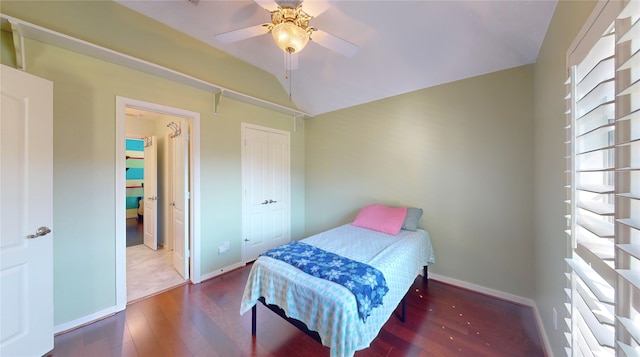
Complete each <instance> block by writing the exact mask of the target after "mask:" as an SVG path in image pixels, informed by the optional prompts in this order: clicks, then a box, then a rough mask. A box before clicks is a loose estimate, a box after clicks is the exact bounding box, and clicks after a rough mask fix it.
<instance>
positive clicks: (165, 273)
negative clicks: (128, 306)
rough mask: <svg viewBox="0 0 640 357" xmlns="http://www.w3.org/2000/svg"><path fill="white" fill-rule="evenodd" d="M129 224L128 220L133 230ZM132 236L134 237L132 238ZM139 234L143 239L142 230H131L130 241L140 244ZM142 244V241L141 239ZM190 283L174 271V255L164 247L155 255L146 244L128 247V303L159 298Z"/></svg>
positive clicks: (128, 232)
mask: <svg viewBox="0 0 640 357" xmlns="http://www.w3.org/2000/svg"><path fill="white" fill-rule="evenodd" d="M129 221H130V220H127V226H129ZM134 222H135V220H134ZM139 226H142V224H139ZM131 234H133V235H134V237H131ZM137 234H140V235H142V228H140V229H135V227H134V229H132V230H129V229H128V230H127V241H131V240H136V237H135V235H137ZM140 238H141V237H140ZM140 241H142V240H141V239H140ZM186 282H187V281H186V280H184V279H183V278H182V276H180V274H178V272H177V271H176V270H175V268H174V267H173V251H171V250H167V249H164V248H162V247H161V248H159V249H158V250H155V251H154V250H152V249H150V248H148V247H147V246H145V245H144V244H137V245H132V246H127V302H128V303H132V302H134V301H137V300H140V299H141V298H144V297H148V296H151V295H155V294H158V293H160V292H163V291H166V290H168V289H171V288H174V287H176V286H179V285H182V284H185V283H186Z"/></svg>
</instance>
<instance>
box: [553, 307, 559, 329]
mask: <svg viewBox="0 0 640 357" xmlns="http://www.w3.org/2000/svg"><path fill="white" fill-rule="evenodd" d="M553 328H554V329H556V330H557V329H558V311H556V308H555V307H554V308H553Z"/></svg>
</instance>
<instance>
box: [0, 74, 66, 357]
mask: <svg viewBox="0 0 640 357" xmlns="http://www.w3.org/2000/svg"><path fill="white" fill-rule="evenodd" d="M0 79H1V81H2V85H1V86H0V87H1V92H2V96H1V98H2V99H1V104H0V107H2V109H1V112H2V114H1V117H0V128H1V130H0V277H1V278H0V312H1V314H0V316H2V318H1V319H0V320H1V324H2V325H1V326H0V356H42V355H44V354H45V353H47V352H49V351H51V350H52V349H53V273H52V272H53V234H51V227H53V155H52V152H53V83H52V82H50V81H47V80H45V79H42V78H38V77H35V76H33V75H30V74H28V73H25V72H22V71H19V70H16V69H13V68H10V67H7V66H4V65H2V66H1V68H0Z"/></svg>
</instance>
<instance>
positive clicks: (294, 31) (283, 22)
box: [214, 0, 358, 57]
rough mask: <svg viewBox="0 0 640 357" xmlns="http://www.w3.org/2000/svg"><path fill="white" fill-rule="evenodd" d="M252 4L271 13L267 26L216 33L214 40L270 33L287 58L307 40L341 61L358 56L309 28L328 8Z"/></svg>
mask: <svg viewBox="0 0 640 357" xmlns="http://www.w3.org/2000/svg"><path fill="white" fill-rule="evenodd" d="M254 1H255V2H256V3H257V4H258V5H260V6H261V7H262V8H264V9H265V10H267V11H269V12H270V13H271V23H265V24H260V25H254V26H249V27H245V28H242V29H239V30H233V31H229V32H223V33H219V34H216V35H214V37H215V38H216V40H218V41H220V42H222V43H231V42H236V41H240V40H244V39H248V38H251V37H255V36H259V35H263V34H267V33H271V34H272V36H273V39H274V41H275V42H276V44H277V45H278V47H280V48H281V49H282V50H283V51H284V52H285V53H288V54H294V53H298V52H299V51H301V50H302V49H303V48H304V47H305V46H306V44H307V42H308V41H309V40H312V41H313V42H315V43H317V44H319V45H321V46H323V47H325V48H328V49H330V50H332V51H334V52H337V53H340V54H341V55H343V56H345V57H353V56H354V55H355V54H356V52H358V46H357V45H355V44H353V43H351V42H349V41H346V40H343V39H341V38H339V37H336V36H334V35H332V34H330V33H328V32H325V31H323V30H319V29H316V28H314V27H312V26H309V21H310V20H311V19H312V18H314V17H316V16H318V15H320V13H322V12H323V11H324V10H326V8H327V7H328V3H327V2H325V1H313V2H311V4H309V5H310V6H307V4H305V10H304V11H303V10H302V5H303V2H302V1H301V0H293V1H292V0H254Z"/></svg>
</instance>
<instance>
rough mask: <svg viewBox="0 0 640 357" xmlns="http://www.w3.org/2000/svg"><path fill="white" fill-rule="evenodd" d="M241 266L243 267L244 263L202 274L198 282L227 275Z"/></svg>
mask: <svg viewBox="0 0 640 357" xmlns="http://www.w3.org/2000/svg"><path fill="white" fill-rule="evenodd" d="M243 266H245V263H242V262H239V263H236V264H232V265H229V266H226V267H224V268H222V269H218V270H216V271H213V272H211V273H207V274H203V275H201V276H200V282H204V281H205V280H209V279H213V278H215V277H217V276H218V275H222V274H224V273H228V272H230V271H232V270H236V269H238V268H242V267H243Z"/></svg>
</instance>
